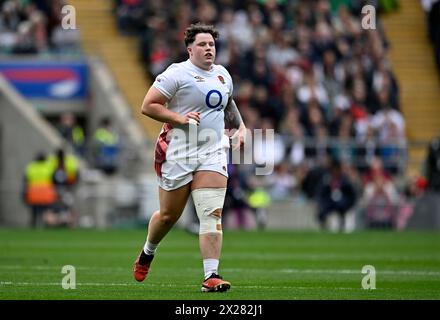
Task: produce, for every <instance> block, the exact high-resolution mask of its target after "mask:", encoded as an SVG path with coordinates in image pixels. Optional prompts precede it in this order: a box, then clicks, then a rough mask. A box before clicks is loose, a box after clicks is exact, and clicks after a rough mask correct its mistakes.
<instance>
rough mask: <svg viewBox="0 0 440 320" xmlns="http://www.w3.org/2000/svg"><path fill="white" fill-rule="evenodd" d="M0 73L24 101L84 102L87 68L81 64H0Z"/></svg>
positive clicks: (12, 62) (17, 62)
mask: <svg viewBox="0 0 440 320" xmlns="http://www.w3.org/2000/svg"><path fill="white" fill-rule="evenodd" d="M0 73H1V74H2V75H3V76H4V77H5V78H6V79H7V80H8V81H9V82H10V83H11V84H12V85H13V86H14V87H15V88H16V89H17V90H18V91H19V92H20V93H21V94H22V95H23V96H25V97H26V98H29V99H32V98H41V99H55V100H58V99H59V100H65V99H84V98H86V95H87V87H88V68H87V64H86V63H85V62H83V61H80V62H78V61H75V62H63V61H62V62H35V61H2V62H0Z"/></svg>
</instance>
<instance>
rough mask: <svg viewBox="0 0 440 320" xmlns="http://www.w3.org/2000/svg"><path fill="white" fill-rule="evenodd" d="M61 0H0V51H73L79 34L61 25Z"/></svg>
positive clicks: (39, 52)
mask: <svg viewBox="0 0 440 320" xmlns="http://www.w3.org/2000/svg"><path fill="white" fill-rule="evenodd" d="M66 4H67V1H65V0H0V53H4V54H44V53H61V54H69V53H77V52H79V51H80V44H79V42H80V34H79V31H78V30H77V29H64V28H63V27H62V20H63V17H65V15H66V14H68V12H67V11H64V12H65V13H63V10H62V8H63V6H64V5H66Z"/></svg>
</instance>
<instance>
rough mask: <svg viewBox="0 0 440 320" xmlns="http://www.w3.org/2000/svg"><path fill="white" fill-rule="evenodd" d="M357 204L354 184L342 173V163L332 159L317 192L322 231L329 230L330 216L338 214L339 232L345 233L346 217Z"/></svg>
mask: <svg viewBox="0 0 440 320" xmlns="http://www.w3.org/2000/svg"><path fill="white" fill-rule="evenodd" d="M355 202H356V191H355V188H354V186H353V184H352V182H351V181H350V179H349V178H348V177H347V176H346V175H345V174H344V173H343V172H342V168H341V164H340V162H339V161H338V160H336V159H332V160H331V162H330V167H329V168H328V171H327V173H326V174H325V176H324V177H323V179H322V181H321V185H320V186H319V188H318V191H317V205H318V220H319V223H320V226H321V229H323V230H326V229H327V226H326V220H327V217H328V215H329V214H330V213H332V212H337V213H338V214H339V217H340V224H339V230H340V231H341V232H342V231H344V228H345V215H346V213H347V212H348V211H349V210H350V209H351V208H352V207H353V206H354V204H355Z"/></svg>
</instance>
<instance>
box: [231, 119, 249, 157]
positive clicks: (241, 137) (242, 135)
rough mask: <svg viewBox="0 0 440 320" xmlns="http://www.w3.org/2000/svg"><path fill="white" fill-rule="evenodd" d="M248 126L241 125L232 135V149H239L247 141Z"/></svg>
mask: <svg viewBox="0 0 440 320" xmlns="http://www.w3.org/2000/svg"><path fill="white" fill-rule="evenodd" d="M246 131H247V130H246V126H245V125H244V123H242V124H241V125H240V127H239V128H238V130H237V131H235V133H234V134H233V135H232V136H231V138H230V139H231V143H232V150H238V149H240V147H241V146H243V145H244V144H245V143H246Z"/></svg>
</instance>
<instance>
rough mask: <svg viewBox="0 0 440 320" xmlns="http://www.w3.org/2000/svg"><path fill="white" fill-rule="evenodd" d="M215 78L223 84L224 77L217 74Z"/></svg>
mask: <svg viewBox="0 0 440 320" xmlns="http://www.w3.org/2000/svg"><path fill="white" fill-rule="evenodd" d="M217 78H218V79H219V80H220V82H221V83H223V84H225V79H223V77H222V76H217Z"/></svg>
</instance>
